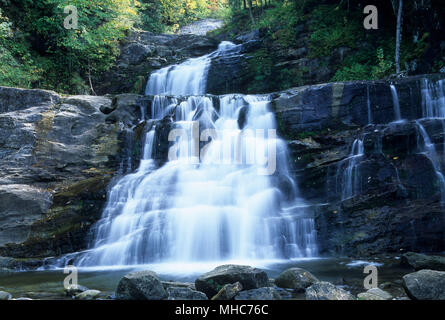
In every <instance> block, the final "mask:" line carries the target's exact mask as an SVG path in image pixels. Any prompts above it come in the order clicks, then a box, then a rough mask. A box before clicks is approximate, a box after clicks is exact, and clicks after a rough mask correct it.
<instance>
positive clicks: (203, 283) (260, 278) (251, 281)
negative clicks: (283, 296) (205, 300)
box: [195, 264, 269, 298]
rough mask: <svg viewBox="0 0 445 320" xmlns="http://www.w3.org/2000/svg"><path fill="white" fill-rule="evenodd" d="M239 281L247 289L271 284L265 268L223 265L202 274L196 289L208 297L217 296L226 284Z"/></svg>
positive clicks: (196, 282) (197, 280) (196, 283)
mask: <svg viewBox="0 0 445 320" xmlns="http://www.w3.org/2000/svg"><path fill="white" fill-rule="evenodd" d="M235 282H239V283H241V284H242V286H243V288H244V289H245V290H250V289H258V288H261V287H268V286H269V278H268V276H267V274H266V272H264V271H263V270H260V269H257V268H252V267H250V266H241V265H233V264H229V265H222V266H219V267H216V268H215V269H214V270H212V271H210V272H207V273H205V274H203V275H201V276H200V277H199V278H198V279H196V281H195V286H196V290H198V291H201V292H204V293H205V294H206V295H207V297H209V298H211V297H213V296H215V295H216V294H217V293H218V292H219V291H220V290H221V289H222V288H223V287H224V285H226V284H230V283H235Z"/></svg>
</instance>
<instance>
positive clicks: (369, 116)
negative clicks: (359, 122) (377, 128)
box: [366, 85, 372, 124]
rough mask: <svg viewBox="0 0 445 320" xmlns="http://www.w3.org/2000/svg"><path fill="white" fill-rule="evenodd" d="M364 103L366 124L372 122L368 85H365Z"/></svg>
mask: <svg viewBox="0 0 445 320" xmlns="http://www.w3.org/2000/svg"><path fill="white" fill-rule="evenodd" d="M366 105H367V107H368V124H372V110H371V98H370V96H369V85H367V86H366Z"/></svg>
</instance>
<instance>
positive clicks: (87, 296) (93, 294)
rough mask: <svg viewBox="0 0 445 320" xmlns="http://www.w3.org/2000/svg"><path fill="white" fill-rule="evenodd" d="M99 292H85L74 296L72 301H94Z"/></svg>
mask: <svg viewBox="0 0 445 320" xmlns="http://www.w3.org/2000/svg"><path fill="white" fill-rule="evenodd" d="M100 294H101V292H100V291H99V290H86V291H84V292H82V293H79V294H76V296H75V297H74V299H77V300H95V299H97V298H98V297H99V295H100Z"/></svg>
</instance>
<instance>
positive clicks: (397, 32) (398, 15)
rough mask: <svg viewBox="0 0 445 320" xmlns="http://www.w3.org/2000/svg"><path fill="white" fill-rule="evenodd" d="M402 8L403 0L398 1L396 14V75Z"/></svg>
mask: <svg viewBox="0 0 445 320" xmlns="http://www.w3.org/2000/svg"><path fill="white" fill-rule="evenodd" d="M402 8H403V0H399V7H398V12H397V31H396V53H395V60H396V73H400V42H401V41H402Z"/></svg>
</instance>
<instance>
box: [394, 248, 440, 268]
mask: <svg viewBox="0 0 445 320" xmlns="http://www.w3.org/2000/svg"><path fill="white" fill-rule="evenodd" d="M400 263H401V264H402V265H403V266H407V267H410V268H413V269H414V270H416V271H419V270H422V269H430V270H437V271H445V257H441V256H428V255H426V254H420V253H415V252H408V253H405V254H403V255H402V259H401V261H400Z"/></svg>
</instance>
